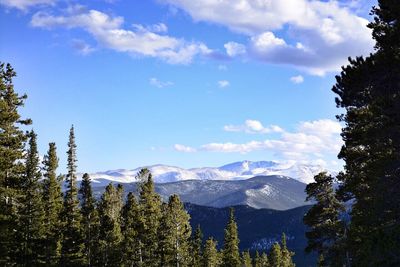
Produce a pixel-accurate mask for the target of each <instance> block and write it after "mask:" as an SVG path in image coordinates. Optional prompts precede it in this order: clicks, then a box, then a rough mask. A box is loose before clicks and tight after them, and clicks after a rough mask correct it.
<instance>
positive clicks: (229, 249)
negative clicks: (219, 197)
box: [222, 208, 240, 267]
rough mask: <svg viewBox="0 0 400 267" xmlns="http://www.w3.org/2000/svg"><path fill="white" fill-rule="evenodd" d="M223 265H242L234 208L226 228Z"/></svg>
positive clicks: (228, 266)
mask: <svg viewBox="0 0 400 267" xmlns="http://www.w3.org/2000/svg"><path fill="white" fill-rule="evenodd" d="M222 266H225V267H236V266H237V267H239V266H240V254H239V237H238V230H237V225H236V221H235V217H234V209H233V208H231V210H230V216H229V222H228V224H227V226H226V228H225V237H224V248H223V251H222Z"/></svg>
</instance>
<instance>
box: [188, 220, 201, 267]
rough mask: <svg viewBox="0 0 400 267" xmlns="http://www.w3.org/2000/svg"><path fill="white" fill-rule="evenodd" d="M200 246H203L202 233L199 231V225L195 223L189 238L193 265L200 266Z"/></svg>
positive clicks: (194, 266)
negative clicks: (194, 228)
mask: <svg viewBox="0 0 400 267" xmlns="http://www.w3.org/2000/svg"><path fill="white" fill-rule="evenodd" d="M202 246H203V233H202V232H201V228H200V225H197V228H196V230H195V231H194V234H193V235H192V237H191V240H190V255H191V264H190V266H193V267H200V266H201V259H202V253H203V251H202Z"/></svg>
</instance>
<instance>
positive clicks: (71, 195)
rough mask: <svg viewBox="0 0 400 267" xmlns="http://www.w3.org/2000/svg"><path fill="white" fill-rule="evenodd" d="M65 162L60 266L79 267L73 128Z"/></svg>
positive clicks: (77, 201)
mask: <svg viewBox="0 0 400 267" xmlns="http://www.w3.org/2000/svg"><path fill="white" fill-rule="evenodd" d="M68 148H69V149H68V152H67V154H68V162H67V169H68V173H67V177H66V179H67V191H66V192H65V197H64V209H63V221H64V225H63V239H62V248H61V265H62V266H80V265H82V264H83V263H84V253H83V248H84V246H83V243H82V242H83V240H82V231H81V221H82V217H81V213H80V209H79V200H78V188H77V184H76V183H77V182H76V162H77V158H76V144H75V133H74V126H72V127H71V130H70V132H69V142H68Z"/></svg>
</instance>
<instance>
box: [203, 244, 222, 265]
mask: <svg viewBox="0 0 400 267" xmlns="http://www.w3.org/2000/svg"><path fill="white" fill-rule="evenodd" d="M220 264H221V263H220V259H219V255H218V250H217V241H215V240H214V239H213V238H212V237H210V238H208V239H207V240H206V242H205V245H204V251H203V266H204V267H218V266H220Z"/></svg>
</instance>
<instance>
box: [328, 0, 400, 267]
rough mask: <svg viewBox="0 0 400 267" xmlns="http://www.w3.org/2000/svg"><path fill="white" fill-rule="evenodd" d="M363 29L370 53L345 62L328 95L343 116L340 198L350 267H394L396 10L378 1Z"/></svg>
mask: <svg viewBox="0 0 400 267" xmlns="http://www.w3.org/2000/svg"><path fill="white" fill-rule="evenodd" d="M378 3H379V5H378V6H377V7H376V8H374V9H373V12H372V13H373V15H374V16H375V17H374V21H373V22H372V23H370V24H369V28H371V29H372V36H373V38H374V39H375V41H376V45H375V48H376V51H375V53H373V54H371V55H370V56H368V57H366V58H362V57H358V58H356V59H350V62H349V65H348V66H346V67H343V68H342V72H341V74H340V76H337V77H336V84H335V86H334V87H333V89H332V90H333V92H334V93H336V94H337V98H336V103H337V106H338V107H340V108H341V109H344V110H345V113H344V114H341V115H339V116H338V118H339V119H340V120H341V121H343V122H344V123H345V127H344V129H343V131H342V137H343V140H344V146H343V147H342V150H341V152H340V154H339V157H340V158H341V159H343V160H344V161H345V168H344V169H345V172H344V173H343V174H342V175H340V177H339V178H340V180H341V182H342V188H341V192H342V193H343V196H345V197H346V199H345V200H352V203H353V206H352V210H351V223H350V229H349V235H348V237H349V238H348V242H347V245H348V247H349V249H350V254H351V259H352V263H351V264H352V266H399V265H400V257H399V256H398V251H400V239H399V238H398V237H399V236H400V187H399V177H400V176H399V166H400V135H399V132H400V113H399V110H400V86H399V84H400V53H399V51H400V22H399V21H400V11H399V9H400V7H399V3H398V1H395V0H379V1H378Z"/></svg>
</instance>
